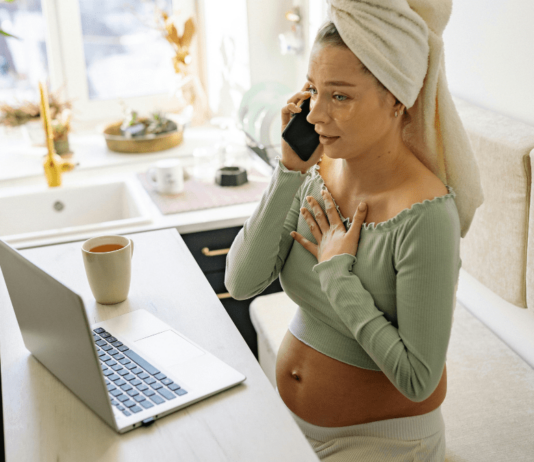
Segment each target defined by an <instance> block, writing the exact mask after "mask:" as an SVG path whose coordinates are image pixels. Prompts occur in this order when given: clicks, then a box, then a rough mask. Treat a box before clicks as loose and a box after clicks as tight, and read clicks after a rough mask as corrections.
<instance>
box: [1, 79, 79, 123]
mask: <svg viewBox="0 0 534 462" xmlns="http://www.w3.org/2000/svg"><path fill="white" fill-rule="evenodd" d="M60 92H61V88H60V89H58V90H57V91H56V92H54V93H50V97H49V101H50V116H51V117H52V119H56V118H57V117H58V116H59V115H60V114H62V113H63V111H65V110H66V109H69V110H70V109H71V107H72V105H71V102H70V101H61V99H60V97H59V93H60ZM0 113H1V115H0V124H2V125H7V126H10V127H16V126H19V125H23V124H25V123H26V122H29V121H30V120H38V119H39V118H40V117H41V107H40V104H39V102H35V103H34V102H31V101H24V102H22V103H20V104H19V105H17V106H11V105H9V104H6V103H0Z"/></svg>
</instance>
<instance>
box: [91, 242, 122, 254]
mask: <svg viewBox="0 0 534 462" xmlns="http://www.w3.org/2000/svg"><path fill="white" fill-rule="evenodd" d="M123 247H124V246H123V245H121V244H104V245H97V246H96V247H93V248H92V249H90V250H89V252H100V253H102V252H113V251H114V250H120V249H122V248H123Z"/></svg>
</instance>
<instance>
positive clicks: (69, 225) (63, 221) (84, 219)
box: [0, 180, 152, 243]
mask: <svg viewBox="0 0 534 462" xmlns="http://www.w3.org/2000/svg"><path fill="white" fill-rule="evenodd" d="M141 194H142V193H141V192H140V191H139V186H138V185H136V184H134V183H133V181H131V180H122V181H113V182H111V181H109V180H108V181H107V182H104V181H98V182H92V183H91V184H84V185H75V186H74V185H72V186H60V187H58V188H47V187H42V186H41V187H39V188H36V187H34V188H31V189H30V188H28V191H24V192H23V193H20V192H19V193H15V194H1V192H0V238H2V239H3V240H4V241H6V242H8V243H17V242H21V241H26V240H33V239H41V238H43V239H44V238H48V237H56V236H61V235H68V234H74V233H80V232H87V231H90V232H94V233H96V234H104V233H105V232H106V231H107V230H109V229H113V228H117V227H124V226H132V225H140V224H145V223H150V222H152V217H151V215H150V212H149V210H148V208H147V206H146V205H145V203H144V202H143V200H142V197H141Z"/></svg>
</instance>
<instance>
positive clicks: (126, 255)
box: [82, 235, 134, 305]
mask: <svg viewBox="0 0 534 462" xmlns="http://www.w3.org/2000/svg"><path fill="white" fill-rule="evenodd" d="M133 249H134V243H133V241H132V240H131V239H128V238H126V237H124V236H115V235H111V236H98V237H93V238H91V239H88V240H87V241H85V242H84V243H83V244H82V255H83V263H84V266H85V272H86V273H87V279H88V280H89V286H90V287H91V291H92V292H93V295H94V297H95V299H96V301H97V302H98V303H101V304H102V305H114V304H116V303H120V302H123V301H124V300H126V298H128V292H129V291H130V280H131V276H132V257H133Z"/></svg>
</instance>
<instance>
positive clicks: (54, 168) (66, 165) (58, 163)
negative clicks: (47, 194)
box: [43, 147, 75, 188]
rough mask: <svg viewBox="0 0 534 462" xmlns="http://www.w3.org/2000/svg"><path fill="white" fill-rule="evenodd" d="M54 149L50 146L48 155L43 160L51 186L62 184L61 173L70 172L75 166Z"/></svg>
mask: <svg viewBox="0 0 534 462" xmlns="http://www.w3.org/2000/svg"><path fill="white" fill-rule="evenodd" d="M53 149H54V148H53V147H52V151H50V148H48V155H47V156H46V159H45V161H44V162H43V167H44V171H45V176H46V180H47V181H48V186H50V187H51V188H53V187H56V186H61V174H62V173H63V172H69V171H71V170H72V169H73V168H74V167H75V164H74V163H73V162H70V161H68V160H64V159H62V158H61V157H60V156H58V155H57V154H56V153H55V152H54V151H53Z"/></svg>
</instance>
